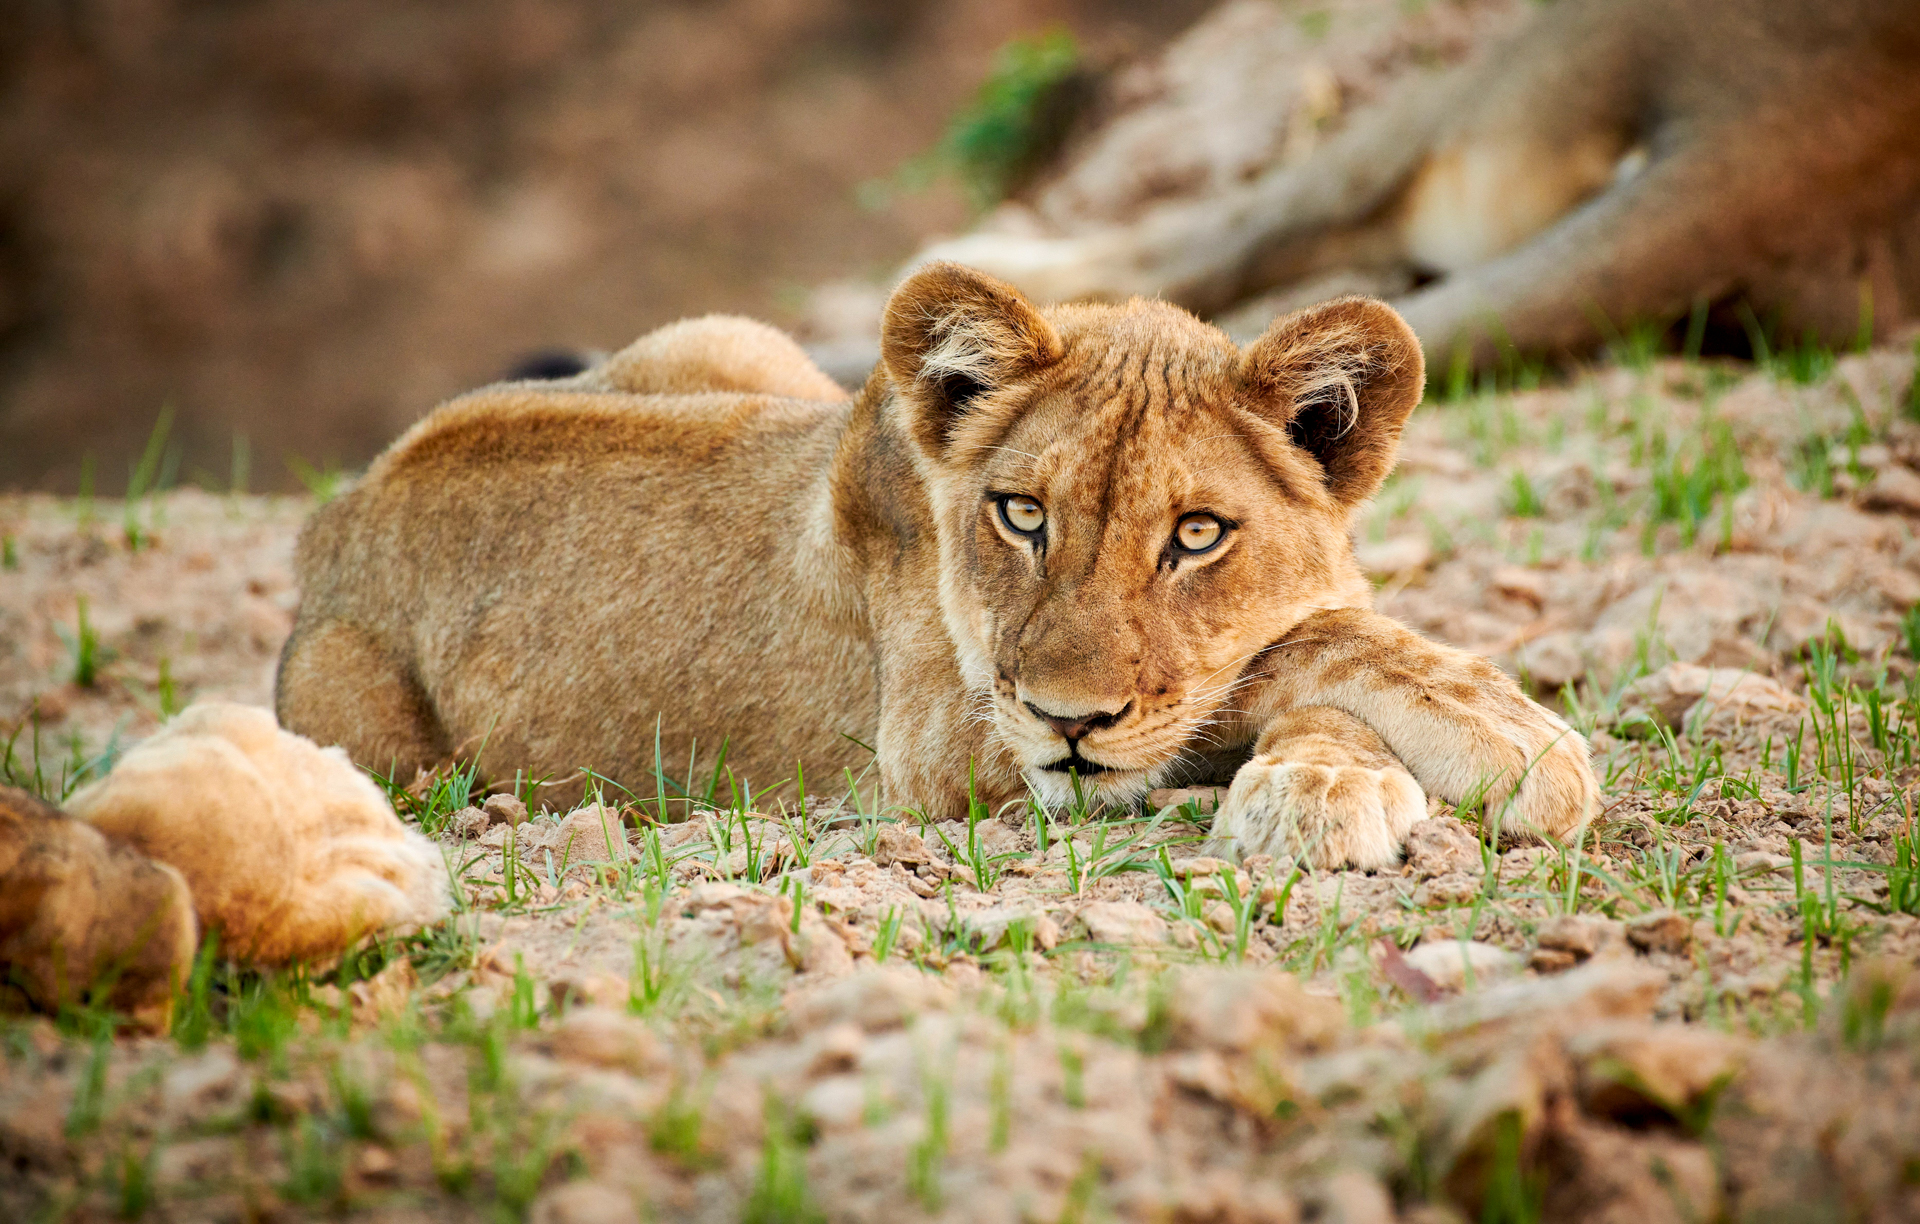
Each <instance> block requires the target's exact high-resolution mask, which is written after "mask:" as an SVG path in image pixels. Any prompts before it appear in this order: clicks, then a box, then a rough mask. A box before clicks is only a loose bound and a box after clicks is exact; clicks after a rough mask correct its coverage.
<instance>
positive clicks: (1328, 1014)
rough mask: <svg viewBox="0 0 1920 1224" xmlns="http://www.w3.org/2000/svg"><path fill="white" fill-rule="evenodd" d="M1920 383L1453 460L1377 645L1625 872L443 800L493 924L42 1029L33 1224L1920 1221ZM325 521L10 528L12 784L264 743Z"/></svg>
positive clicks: (1109, 823) (1816, 383)
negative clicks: (1573, 790)
mask: <svg viewBox="0 0 1920 1224" xmlns="http://www.w3.org/2000/svg"><path fill="white" fill-rule="evenodd" d="M1914 384H1915V358H1914V353H1913V351H1912V349H1911V348H1908V347H1906V346H1899V347H1894V348H1888V349H1884V350H1877V351H1874V352H1869V353H1864V354H1858V355H1848V356H1843V357H1840V358H1838V359H1837V360H1834V359H1831V358H1829V357H1826V356H1824V355H1817V354H1815V355H1809V354H1801V355H1799V356H1797V357H1795V358H1793V359H1791V360H1786V359H1783V360H1780V361H1777V362H1776V363H1775V364H1774V366H1773V367H1772V368H1769V369H1763V370H1756V369H1753V368H1752V367H1748V366H1740V365H1732V364H1714V363H1704V364H1703V363H1697V362H1696V363H1689V362H1683V361H1678V360H1670V359H1668V360H1658V361H1649V362H1645V363H1639V364H1635V365H1623V366H1619V367H1609V368H1604V369H1600V370H1598V371H1595V372H1592V373H1589V374H1586V375H1583V376H1580V377H1578V378H1576V379H1572V380H1569V381H1567V382H1565V383H1563V384H1556V385H1552V386H1549V387H1546V388H1544V389H1531V390H1527V389H1519V390H1516V389H1513V388H1511V387H1509V388H1500V387H1497V386H1492V385H1489V386H1486V387H1482V388H1470V387H1456V388H1454V389H1453V391H1452V392H1451V393H1450V394H1445V395H1437V396H1435V397H1433V398H1432V399H1431V400H1430V402H1429V404H1428V405H1427V406H1426V407H1424V408H1423V409H1422V410H1421V411H1420V412H1419V413H1418V414H1417V415H1416V417H1415V419H1414V421H1413V423H1412V425H1411V427H1410V431H1409V435H1408V438H1407V443H1406V446H1405V450H1404V458H1403V462H1402V465H1401V468H1400V470H1399V472H1398V473H1397V474H1396V476H1395V477H1394V478H1393V480H1392V482H1391V483H1390V484H1389V485H1388V487H1387V488H1386V489H1385V490H1384V491H1383V493H1382V494H1381V496H1380V497H1379V498H1378V499H1377V501H1376V503H1375V505H1374V506H1373V508H1372V509H1371V510H1370V511H1369V512H1368V513H1367V514H1366V515H1365V516H1364V517H1363V519H1362V521H1361V522H1360V523H1359V524H1358V526H1357V527H1356V533H1355V534H1356V541H1357V546H1358V548H1359V550H1360V553H1361V556H1362V558H1363V560H1364V561H1365V563H1366V565H1367V566H1368V568H1369V569H1370V570H1371V571H1372V572H1374V573H1375V574H1376V575H1377V576H1378V581H1379V583H1380V589H1379V596H1378V602H1379V606H1380V607H1381V608H1382V609H1384V610H1386V611H1388V612H1390V613H1392V614H1394V615H1397V616H1400V617H1402V618H1404V619H1406V620H1407V621H1408V622H1409V623H1411V624H1414V625H1416V626H1418V627H1419V628H1420V629H1422V630H1423V631H1425V632H1428V633H1430V634H1433V635H1434V636H1436V637H1440V638H1443V639H1445V640H1448V641H1451V642H1454V643H1457V644H1459V645H1462V646H1467V647H1470V648H1473V649H1476V650H1480V651H1483V652H1486V653H1488V654H1490V655H1492V656H1494V657H1496V658H1497V659H1499V660H1500V661H1501V662H1502V664H1503V665H1505V666H1508V667H1509V668H1511V669H1513V670H1514V671H1516V672H1517V673H1519V674H1521V675H1523V676H1524V677H1525V678H1526V679H1527V681H1528V682H1529V683H1530V684H1531V685H1532V686H1533V688H1534V690H1535V691H1536V693H1537V694H1538V695H1540V696H1541V697H1542V699H1545V700H1549V701H1552V702H1555V703H1556V704H1558V705H1559V706H1560V707H1561V708H1563V709H1565V710H1566V711H1567V712H1568V713H1569V714H1570V716H1571V717H1572V718H1573V720H1574V721H1575V722H1576V724H1577V725H1579V726H1581V727H1582V729H1583V730H1588V731H1589V732H1590V734H1591V738H1592V741H1593V744H1594V747H1595V753H1596V757H1595V759H1596V764H1597V766H1598V768H1599V769H1600V771H1601V773H1602V777H1603V779H1604V781H1605V784H1606V793H1607V799H1608V807H1607V811H1606V814H1605V816H1604V817H1603V818H1602V819H1601V820H1600V821H1599V823H1598V824H1597V825H1596V826H1595V827H1594V829H1593V830H1592V832H1591V834H1590V835H1589V837H1588V838H1587V839H1586V840H1585V841H1584V842H1583V843H1582V844H1581V845H1580V846H1578V847H1543V846H1532V845H1514V844H1506V843H1501V842H1499V841H1497V840H1496V839H1495V838H1493V837H1492V836H1490V829H1491V826H1492V825H1493V824H1494V823H1495V822H1497V818H1498V813H1491V814H1489V813H1483V812H1475V811H1462V812H1458V813H1455V812H1452V811H1450V810H1448V809H1447V808H1445V807H1444V805H1441V804H1439V803H1437V802H1436V803H1435V804H1434V805H1433V819H1430V820H1429V821H1428V822H1426V823H1424V824H1422V825H1420V826H1418V828H1417V829H1416V832H1415V835H1414V839H1413V842H1412V844H1411V846H1410V852H1409V856H1408V860H1407V862H1406V864H1405V865H1404V866H1403V867H1402V868H1401V869H1399V870H1398V871H1392V872H1381V873H1365V872H1331V873H1313V872H1307V871H1303V870H1296V869H1295V868H1294V866H1293V865H1292V864H1291V863H1288V862H1285V861H1281V862H1273V861H1271V860H1266V859H1255V860H1250V861H1249V862H1247V863H1245V864H1242V865H1240V866H1239V867H1234V866H1231V865H1228V864H1224V863H1221V862H1219V861H1217V860H1213V859H1206V858H1199V857H1196V856H1195V852H1194V850H1193V843H1194V842H1195V841H1196V840H1197V839H1198V837H1199V835H1200V833H1201V831H1202V829H1203V826H1204V822H1205V807H1206V805H1205V803H1204V801H1203V800H1202V797H1195V796H1181V795H1172V796H1169V795H1162V796H1159V797H1158V799H1159V800H1160V802H1161V803H1162V804H1175V806H1165V807H1162V808H1160V809H1158V810H1157V811H1155V810H1150V811H1148V812H1141V813H1118V814H1115V813H1106V814H1102V813H1088V812H1084V811H1081V812H1072V811H1069V812H1058V813H1052V814H1049V815H1046V816H1044V817H1042V816H1040V815H1038V814H1036V813H1034V812H1031V811H1026V812H1009V813H1004V814H992V813H987V814H984V815H983V816H982V817H981V818H980V819H978V820H977V821H976V822H974V823H973V824H972V825H969V824H967V823H963V822H950V823H948V824H946V825H922V824H921V823H920V822H919V821H918V820H917V819H916V818H915V817H914V816H913V815H912V814H911V813H906V812H897V811H891V812H890V811H883V810H878V809H877V808H876V806H875V800H874V795H873V794H872V793H871V788H870V787H869V786H868V783H867V781H865V780H862V781H860V783H859V785H858V787H856V788H854V789H852V790H849V791H846V792H842V793H840V794H837V795H825V796H820V795H818V794H816V796H815V798H814V801H813V802H812V803H811V804H809V805H808V806H807V807H806V808H804V809H803V808H801V807H800V806H799V804H798V803H797V802H796V801H795V797H794V795H793V793H792V792H791V791H790V790H789V791H785V792H781V791H770V792H766V793H765V794H763V795H762V796H761V798H760V799H759V806H760V810H759V811H757V812H747V811H744V810H740V809H727V808H726V807H724V806H723V805H722V806H715V805H713V804H712V803H709V802H707V800H709V799H711V798H712V797H711V796H709V795H706V794H705V793H703V791H704V788H703V785H702V783H701V782H700V781H699V780H698V779H692V778H688V779H683V782H684V783H685V784H684V785H683V786H681V787H679V788H676V787H674V786H671V785H669V786H668V787H667V788H666V795H665V796H664V797H662V796H661V795H658V794H647V795H639V796H629V795H608V794H603V795H602V797H601V798H602V803H601V804H600V805H594V804H589V805H588V806H587V807H585V808H583V809H580V810H578V811H575V812H573V813H561V812H544V811H542V810H540V809H541V805H540V803H539V799H538V791H537V788H521V789H519V790H518V791H517V792H516V793H514V794H508V793H501V794H496V795H494V796H492V797H491V798H488V797H487V796H486V794H485V793H484V790H483V788H481V787H479V786H478V785H477V784H476V783H475V780H473V779H471V777H470V776H469V775H467V774H463V773H460V772H458V771H454V772H452V773H447V774H443V775H441V776H438V777H435V778H428V779H422V780H420V781H419V782H418V783H417V784H416V785H415V786H414V787H413V788H412V789H411V791H410V792H406V793H402V794H400V795H399V796H398V798H397V802H398V803H399V805H400V807H401V808H402V809H403V811H404V812H405V813H406V814H407V815H408V817H409V819H412V820H415V821H417V822H419V823H420V824H422V826H423V827H425V828H426V830H427V831H428V832H430V833H432V834H434V835H435V836H437V837H438V838H439V840H440V842H441V844H442V845H443V846H444V848H445V850H446V853H447V855H448V859H449V862H450V864H451V865H452V866H453V867H454V869H455V874H456V875H457V876H458V878H459V881H460V884H459V894H460V895H459V898H458V900H459V913H458V914H457V915H456V917H455V918H454V919H453V920H451V921H450V922H449V923H447V924H446V925H445V926H443V927H441V928H438V929H436V930H433V931H430V932H425V933H422V934H420V935H416V936H413V937H411V938H409V939H406V940H402V941H396V942H392V943H389V944H387V945H384V946H382V947H380V948H377V949H374V950H372V951H370V952H369V953H367V954H366V955H363V956H356V957H354V958H352V959H351V960H350V961H349V962H348V963H346V964H344V965H342V966H339V967H334V968H331V969H330V970H327V971H320V970H316V971H314V972H312V973H308V974H302V975H291V976H272V975H270V976H265V977H262V976H258V975H251V974H230V973H229V972H227V971H226V970H224V969H221V968H220V967H218V966H215V965H213V964H212V963H211V962H209V963H208V964H207V966H206V970H207V974H206V976H205V977H204V978H203V979H201V980H199V981H198V982H197V983H196V986H195V988H194V989H193V990H190V991H189V992H188V994H187V996H185V997H184V998H183V999H182V1001H181V1003H180V1005H179V1007H178V1009H177V1017H176V1022H175V1029H174V1032H173V1033H172V1034H171V1035H168V1036H156V1037H139V1036H136V1035H132V1034H122V1035H121V1036H119V1037H118V1038H117V1039H112V1040H109V1039H107V1038H105V1037H104V1036H101V1033H102V1032H103V1031H104V1030H102V1029H101V1028H100V1027H99V1018H97V1017H89V1016H85V1015H79V1016H69V1017H65V1018H63V1019H61V1020H60V1021H59V1022H58V1023H55V1022H51V1021H48V1020H46V1019H21V1020H16V1021H13V1022H10V1023H9V1026H8V1027H7V1028H6V1030H5V1038H6V1057H5V1061H4V1062H3V1063H0V1214H4V1215H6V1217H7V1218H21V1219H25V1218H66V1219H96V1218H100V1219H104V1218H107V1217H109V1216H116V1215H117V1216H118V1217H120V1218H136V1217H141V1216H143V1215H144V1216H145V1217H147V1218H153V1219H164V1220H201V1219H241V1218H246V1219H258V1218H287V1219H290V1218H304V1217H307V1216H314V1217H319V1216H328V1215H338V1214H340V1213H343V1212H344V1213H348V1214H351V1215H354V1216H356V1217H358V1218H370V1219H373V1218H393V1219H399V1218H407V1219H417V1218H447V1219H466V1218H478V1217H489V1218H500V1217H505V1218H520V1217H521V1216H523V1215H524V1216H526V1218H530V1219H533V1220H540V1221H601V1220H606V1221H615V1220H636V1219H640V1218H663V1219H701V1220H706V1219H714V1220H720V1219H727V1220H733V1219H747V1220H803V1219H819V1218H831V1219H836V1220H838V1219H846V1220H873V1221H884V1220H895V1219H903V1218H918V1217H921V1216H926V1217H933V1218H948V1219H968V1220H977V1219H1010V1220H1011V1219H1020V1220H1093V1219H1105V1218H1116V1219H1120V1218H1123V1219H1161V1220H1165V1219H1171V1220H1193V1221H1201V1220H1221V1221H1225V1220H1275V1221H1295V1220H1309V1219H1326V1220H1355V1221H1359V1220H1366V1221H1384V1220H1393V1219H1400V1220H1419V1221H1443V1220H1459V1219H1472V1218H1479V1219H1490V1220H1524V1219H1549V1220H1595V1221H1599V1220H1607V1221H1614V1220H1618V1221H1629V1220H1631V1221H1647V1220H1667V1219H1672V1220H1707V1219H1786V1218H1793V1219H1863V1220H1899V1219H1911V1218H1915V1217H1916V1215H1920V1084H1916V1083H1915V1077H1916V1075H1917V1074H1920V974H1917V973H1915V972H1914V970H1915V966H1916V965H1920V917H1917V916H1916V915H1917V914H1920V864H1917V863H1916V860H1915V844H1916V843H1915V837H1916V832H1917V830H1916V825H1915V815H1914V795H1913V792H1914V789H1915V783H1916V780H1920V767H1917V766H1916V764H1915V761H1914V756H1915V746H1916V744H1920V692H1917V690H1916V681H1915V667H1914V651H1915V646H1916V643H1917V642H1920V619H1916V617H1915V615H1914V612H1913V609H1914V607H1915V605H1916V603H1920V540H1916V537H1915V532H1914V524H1915V521H1916V519H1920V471H1916V469H1915V467H1914V466H1910V465H1920V403H1917V402H1916V398H1915V396H1916V390H1915V385H1914ZM308 508H309V503H308V501H307V500H306V499H268V498H250V497H235V498H222V497H217V496H214V495H210V494H205V493H200V492H196V491H191V490H182V491H175V492H170V493H166V494H163V495H160V496H158V497H156V498H152V499H149V500H147V501H143V502H140V503H135V504H134V505H132V506H126V505H123V504H121V503H117V502H105V501H102V502H99V503H97V504H94V505H84V504H81V503H77V502H75V501H73V500H55V499H52V498H49V497H45V496H40V495H31V496H23V495H15V496H10V497H7V498H5V499H3V500H0V542H3V543H4V550H5V551H4V557H3V558H0V563H3V565H4V568H0V731H5V732H6V733H7V734H8V735H9V736H10V737H11V747H10V749H9V750H8V755H7V757H6V761H7V769H8V771H9V773H10V774H11V775H12V776H13V777H14V778H15V779H17V780H24V781H26V782H27V783H29V784H33V785H36V786H37V787H38V788H39V789H42V790H44V791H47V792H50V793H52V794H54V795H58V794H60V793H62V791H63V790H65V789H68V788H70V787H71V786H72V785H73V784H75V783H76V782H77V781H78V780H80V779H81V778H82V777H84V776H88V774H89V773H90V771H92V770H97V769H99V768H103V767H105V766H106V765H107V764H109V763H110V760H111V757H112V755H113V753H114V752H115V751H116V750H117V747H118V746H124V745H125V744H126V743H128V742H130V741H132V740H134V739H137V738H139V737H140V736H142V735H144V734H147V733H149V732H150V731H151V730H152V729H153V728H154V727H155V726H156V725H157V724H158V720H159V719H160V717H161V715H162V714H163V713H164V712H165V711H167V710H170V709H174V708H177V707H178V706H180V705H182V704H184V703H186V702H188V701H191V700H193V699H195V698H200V697H210V696H221V697H228V698H233V699H237V700H242V701H250V702H260V703H265V702H267V701H269V700H270V694H271V677H272V667H273V661H274V656H275V653H276V651H277V649H278V647H279V644H280V642H281V640H282V639H283V637H284V635H285V633H286V631H287V627H288V624H289V621H290V615H291V611H292V609H293V608H294V606H295V601H296V599H297V593H296V592H295V591H294V589H293V588H292V584H291V578H290V573H289V567H290V559H291V550H292V543H293V538H294V534H295V532H296V530H297V527H298V524H299V522H300V519H301V517H302V515H303V514H304V512H305V511H306V510H307V509H308ZM83 601H84V608H85V612H84V620H83V616H82V610H81V609H82V606H83ZM88 668H90V669H91V675H90V676H78V678H77V674H78V673H80V672H82V671H84V670H86V669H88ZM82 679H90V681H91V682H90V683H81V682H80V680H82ZM36 737H37V742H38V744H39V749H38V753H37V755H36V753H35V750H34V743H35V742H36ZM494 789H495V790H498V791H502V792H510V791H514V786H513V783H512V781H511V780H505V781H504V782H503V783H502V784H501V785H499V786H497V787H495V788H494ZM783 794H784V795H785V796H786V798H785V799H784V800H782V799H780V798H779V796H780V795H783ZM525 799H531V800H532V801H533V802H532V807H533V809H534V810H533V812H532V813H531V814H530V815H529V814H528V813H527V812H526V808H525V804H524V803H522V802H521V800H525ZM1188 799H1191V800H1193V802H1190V803H1189V802H1183V801H1185V800H1188ZM483 801H484V804H485V805H484V806H480V805H481V804H482V802H483Z"/></svg>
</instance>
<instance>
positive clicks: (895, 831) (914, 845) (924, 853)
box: [873, 825, 933, 870]
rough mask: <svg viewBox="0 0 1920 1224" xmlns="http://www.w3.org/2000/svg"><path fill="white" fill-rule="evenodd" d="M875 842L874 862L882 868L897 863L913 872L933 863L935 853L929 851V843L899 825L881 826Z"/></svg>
mask: <svg viewBox="0 0 1920 1224" xmlns="http://www.w3.org/2000/svg"><path fill="white" fill-rule="evenodd" d="M874 840H875V845H874V848H873V861H874V863H875V864H876V865H878V866H881V867H891V866H893V865H894V864H895V863H899V864H900V865H902V866H904V867H906V868H908V869H909V870H911V869H912V868H914V867H918V866H921V865H923V864H926V863H931V862H932V861H933V852H932V851H931V850H929V849H927V843H926V842H925V841H923V840H922V839H921V838H920V835H919V834H917V833H909V832H908V831H907V830H905V829H903V828H901V827H900V826H899V825H881V826H880V834H879V836H878V837H877V838H875V839H874Z"/></svg>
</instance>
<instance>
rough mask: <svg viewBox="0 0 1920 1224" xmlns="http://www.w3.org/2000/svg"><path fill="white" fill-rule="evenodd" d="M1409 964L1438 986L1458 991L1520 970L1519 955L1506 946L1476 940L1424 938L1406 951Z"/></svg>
mask: <svg viewBox="0 0 1920 1224" xmlns="http://www.w3.org/2000/svg"><path fill="white" fill-rule="evenodd" d="M1405 956H1406V962H1407V964H1408V965H1409V966H1410V967H1412V968H1414V969H1418V970H1419V971H1420V972H1421V973H1424V974H1426V975H1427V978H1428V979H1429V980H1430V981H1432V982H1433V984H1434V985H1435V986H1438V987H1439V988H1440V989H1442V990H1445V991H1449V992H1458V991H1461V990H1464V989H1466V988H1467V987H1468V986H1469V985H1473V986H1480V985H1484V984H1485V983H1487V982H1490V981H1493V980H1494V979H1496V978H1503V977H1511V976H1513V975H1514V974H1516V973H1518V972H1520V958H1519V957H1518V956H1515V955H1514V954H1513V953H1511V952H1509V951H1507V950H1506V949H1505V948H1501V947H1497V946H1495V945H1493V944H1490V943H1482V942H1480V941H1479V940H1477V939H1434V940H1423V941H1422V942H1421V943H1420V945H1419V946H1418V947H1415V948H1414V949H1413V950H1412V951H1410V952H1407V953H1406V954H1405Z"/></svg>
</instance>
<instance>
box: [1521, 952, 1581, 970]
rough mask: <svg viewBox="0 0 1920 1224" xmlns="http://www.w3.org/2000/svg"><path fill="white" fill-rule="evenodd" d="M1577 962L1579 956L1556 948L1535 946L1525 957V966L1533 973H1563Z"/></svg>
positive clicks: (1578, 961)
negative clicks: (1531, 952)
mask: <svg viewBox="0 0 1920 1224" xmlns="http://www.w3.org/2000/svg"><path fill="white" fill-rule="evenodd" d="M1579 963H1580V958H1579V957H1577V956H1575V955H1574V954H1573V953H1571V952H1562V951H1561V950H1560V949H1558V948H1535V949H1534V950H1533V955H1532V956H1529V957H1528V958H1527V968H1529V969H1531V970H1533V971H1534V972H1535V973H1565V972H1566V971H1567V970H1569V969H1571V968H1573V967H1574V966H1575V965H1577V964H1579Z"/></svg>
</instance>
